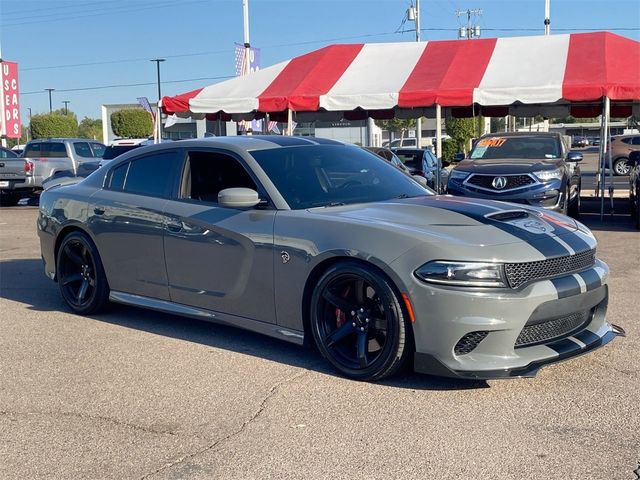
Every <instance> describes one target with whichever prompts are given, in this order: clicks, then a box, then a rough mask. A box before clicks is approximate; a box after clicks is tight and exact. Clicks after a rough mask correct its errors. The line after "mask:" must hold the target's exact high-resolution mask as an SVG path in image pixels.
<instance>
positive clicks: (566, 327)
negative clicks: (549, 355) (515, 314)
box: [515, 310, 591, 348]
mask: <svg viewBox="0 0 640 480" xmlns="http://www.w3.org/2000/svg"><path fill="white" fill-rule="evenodd" d="M590 319H591V310H585V311H584V312H577V313H572V314H571V315H566V316H564V317H560V318H556V319H553V320H547V321H545V322H540V323H535V324H533V325H525V327H524V328H523V329H522V331H521V332H520V335H518V339H517V340H516V344H515V346H516V348H518V347H527V346H530V345H536V344H539V343H546V342H549V341H551V340H557V339H559V338H562V337H568V336H569V335H571V334H572V333H574V332H576V331H578V330H580V329H581V328H582V327H583V326H584V325H585V324H586V323H587V322H588V321H589V320H590Z"/></svg>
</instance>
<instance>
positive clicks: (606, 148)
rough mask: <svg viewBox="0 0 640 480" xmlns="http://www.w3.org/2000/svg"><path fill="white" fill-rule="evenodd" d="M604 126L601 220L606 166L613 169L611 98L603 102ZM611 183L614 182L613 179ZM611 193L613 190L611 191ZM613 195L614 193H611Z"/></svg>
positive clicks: (605, 98) (601, 217)
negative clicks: (610, 131)
mask: <svg viewBox="0 0 640 480" xmlns="http://www.w3.org/2000/svg"><path fill="white" fill-rule="evenodd" d="M602 104H603V105H602V125H603V130H604V142H603V141H602V139H601V140H600V143H604V148H603V156H602V158H601V159H600V161H601V162H602V165H603V168H602V170H601V172H600V175H601V177H600V220H602V219H603V217H604V186H605V182H606V172H605V168H604V167H605V166H606V165H607V164H608V167H609V169H611V144H610V143H611V139H610V135H609V113H610V108H611V103H610V101H609V97H604V98H603V100H602ZM607 157H608V160H609V161H608V162H607ZM609 174H610V175H611V170H609ZM611 181H613V180H612V179H611ZM609 191H610V192H611V190H609ZM611 193H612V192H611ZM611 201H612V203H613V198H612V199H611Z"/></svg>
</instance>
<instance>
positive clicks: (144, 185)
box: [114, 150, 181, 197]
mask: <svg viewBox="0 0 640 480" xmlns="http://www.w3.org/2000/svg"><path fill="white" fill-rule="evenodd" d="M179 163H181V162H180V157H179V155H178V152H177V151H175V150H170V151H163V152H158V153H154V154H151V155H146V156H144V157H140V158H136V159H132V160H131V165H130V166H129V170H128V172H127V177H126V180H125V182H124V191H125V192H130V193H140V194H143V195H151V196H154V197H168V196H169V195H170V194H171V189H172V187H173V181H174V180H175V178H176V172H177V171H178V164H179ZM114 173H115V172H114Z"/></svg>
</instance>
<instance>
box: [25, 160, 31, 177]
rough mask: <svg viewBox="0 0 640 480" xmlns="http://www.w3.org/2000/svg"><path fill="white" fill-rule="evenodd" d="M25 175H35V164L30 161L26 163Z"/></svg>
mask: <svg viewBox="0 0 640 480" xmlns="http://www.w3.org/2000/svg"><path fill="white" fill-rule="evenodd" d="M24 173H26V174H27V175H32V174H33V163H31V162H29V161H25V162H24Z"/></svg>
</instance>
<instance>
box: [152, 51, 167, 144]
mask: <svg viewBox="0 0 640 480" xmlns="http://www.w3.org/2000/svg"><path fill="white" fill-rule="evenodd" d="M151 61H152V62H156V73H157V76H158V105H157V108H158V113H157V115H156V121H157V122H158V143H160V142H161V141H162V112H161V111H160V100H162V92H161V90H160V63H161V62H164V61H166V59H164V58H154V59H153V60H151Z"/></svg>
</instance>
